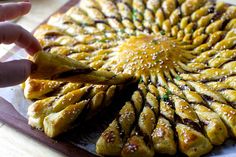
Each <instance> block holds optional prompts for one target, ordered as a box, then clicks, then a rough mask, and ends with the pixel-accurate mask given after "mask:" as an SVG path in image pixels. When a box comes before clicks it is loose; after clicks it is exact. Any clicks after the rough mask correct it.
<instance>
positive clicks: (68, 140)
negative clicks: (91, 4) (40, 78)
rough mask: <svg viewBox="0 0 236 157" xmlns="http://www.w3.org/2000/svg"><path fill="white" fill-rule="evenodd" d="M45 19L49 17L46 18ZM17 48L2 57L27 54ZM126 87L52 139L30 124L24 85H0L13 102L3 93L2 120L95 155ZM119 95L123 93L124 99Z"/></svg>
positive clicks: (80, 154)
mask: <svg viewBox="0 0 236 157" xmlns="http://www.w3.org/2000/svg"><path fill="white" fill-rule="evenodd" d="M78 2H79V0H70V1H69V2H68V3H66V4H65V5H64V6H63V7H62V8H60V9H59V10H58V11H57V12H65V11H66V10H68V9H69V8H70V7H71V6H74V5H76V4H77V3H78ZM46 21H47V19H46V20H45V21H44V22H46ZM44 22H43V23H44ZM18 51H22V52H20V53H15V55H12V54H11V53H8V54H7V55H5V56H4V57H3V58H1V59H0V61H4V60H12V59H21V58H24V57H25V55H26V54H25V53H24V51H23V50H22V49H20V48H18V47H14V48H13V49H12V50H11V52H18ZM19 54H20V56H19ZM133 88H134V87H131V88H127V89H130V90H132V89H133ZM125 91H126V92H124V95H122V96H119V98H116V99H115V101H113V104H112V106H110V108H107V109H106V110H104V111H102V112H100V113H98V114H97V115H96V117H94V118H93V119H90V120H88V121H86V122H84V123H83V122H82V123H78V124H76V125H77V126H76V127H75V128H73V129H72V130H70V131H69V132H67V133H65V134H63V135H61V136H59V137H58V138H56V139H50V138H48V137H47V136H45V135H44V133H43V132H41V131H38V130H36V129H32V128H31V127H30V126H29V125H28V124H27V116H26V113H27V108H28V105H29V104H30V103H31V101H29V100H26V99H25V98H24V95H23V91H22V89H21V87H20V86H14V87H8V88H2V89H1V88H0V96H2V97H4V98H5V99H7V100H8V101H9V102H10V103H9V102H7V101H5V100H4V99H3V98H1V97H0V120H1V121H4V122H6V123H7V124H9V125H11V126H12V127H14V128H16V129H17V130H19V131H21V132H23V133H24V134H26V135H29V136H31V137H33V138H35V139H36V140H38V141H40V142H42V143H44V144H46V145H48V146H49V147H51V148H54V149H56V150H58V151H59V152H62V153H64V154H66V155H67V156H69V157H95V156H96V153H95V143H96V141H97V138H98V137H99V135H100V134H101V132H102V131H103V130H104V129H105V128H106V126H107V125H108V124H109V123H110V122H111V121H112V119H113V118H114V117H115V115H116V114H115V113H117V111H118V110H119V109H120V108H121V105H122V104H124V102H125V100H127V99H128V98H129V97H130V94H131V91H128V90H125ZM122 93H123V92H122ZM120 97H122V99H121V98H120ZM121 100H123V101H121ZM114 102H115V103H114ZM98 117H99V118H98ZM234 145H235V141H230V140H228V141H227V142H226V143H225V144H224V146H220V147H216V148H215V149H214V151H213V152H212V153H211V154H209V155H207V156H218V157H219V156H232V157H233V156H236V153H235V151H234V150H235V146H234ZM178 156H180V155H178Z"/></svg>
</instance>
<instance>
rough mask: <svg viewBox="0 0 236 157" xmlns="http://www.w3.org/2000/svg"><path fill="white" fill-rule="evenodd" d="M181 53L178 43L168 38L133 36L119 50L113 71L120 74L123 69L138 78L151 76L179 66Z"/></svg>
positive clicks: (115, 57) (114, 58)
mask: <svg viewBox="0 0 236 157" xmlns="http://www.w3.org/2000/svg"><path fill="white" fill-rule="evenodd" d="M181 52H183V51H182V50H181V49H180V48H179V46H178V44H177V42H175V41H174V40H172V39H170V38H168V37H166V36H162V35H160V36H157V35H155V36H154V35H140V36H132V37H130V38H129V39H127V40H126V41H125V42H124V43H123V44H121V45H120V46H119V47H118V48H117V53H116V56H114V57H113V63H114V62H115V63H116V66H115V67H114V69H113V70H114V71H116V72H118V73H119V72H120V69H122V70H123V71H122V72H124V73H129V74H134V75H136V76H140V75H149V74H150V73H152V72H154V71H155V72H158V71H163V70H165V69H169V68H171V67H173V66H175V65H177V62H178V61H179V60H180V58H181V56H182V53H181Z"/></svg>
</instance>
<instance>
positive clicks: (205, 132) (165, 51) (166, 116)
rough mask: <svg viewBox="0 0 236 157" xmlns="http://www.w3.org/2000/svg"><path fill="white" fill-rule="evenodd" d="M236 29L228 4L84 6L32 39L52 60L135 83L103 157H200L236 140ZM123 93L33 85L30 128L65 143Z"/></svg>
mask: <svg viewBox="0 0 236 157" xmlns="http://www.w3.org/2000/svg"><path fill="white" fill-rule="evenodd" d="M235 29H236V7H235V6H231V5H228V4H225V3H222V2H213V1H207V0H81V2H80V4H79V6H76V7H72V8H70V9H69V10H68V11H67V12H66V13H65V14H56V15H53V16H52V17H51V18H50V19H49V21H48V22H47V24H44V25H42V26H40V27H39V28H38V29H37V31H36V32H35V37H36V38H37V39H38V40H39V41H40V43H41V45H42V47H43V50H44V51H46V52H48V53H52V54H59V55H63V56H66V57H69V58H72V59H74V60H78V61H80V62H82V63H84V64H86V65H89V66H90V67H92V68H93V69H95V70H107V71H111V72H114V73H115V74H117V75H118V74H129V75H132V76H133V77H134V78H135V79H136V80H138V81H136V84H137V87H136V88H135V89H134V91H133V93H132V96H131V97H130V100H128V101H127V102H125V103H124V104H123V106H122V108H121V109H120V111H119V112H118V113H117V115H116V118H115V119H114V120H113V121H112V122H111V123H110V125H109V126H107V129H105V130H104V132H103V133H102V134H101V136H100V137H99V139H98V141H97V144H96V152H97V153H98V154H99V155H104V156H122V157H144V156H145V157H153V156H154V155H156V154H164V155H175V154H176V153H182V154H185V155H187V156H191V157H195V156H202V155H204V154H207V153H209V152H210V151H211V150H212V148H213V147H214V146H216V145H222V144H223V143H224V142H225V140H226V139H227V138H235V137H236V49H235V46H236V42H235V41H236V33H235V32H236V31H235ZM123 86H125V85H122V86H118V85H95V84H93V83H91V84H84V83H66V82H63V81H62V82H59V81H45V80H44V81H42V80H36V79H28V80H27V81H26V83H25V89H24V93H25V96H26V98H29V99H34V100H36V101H35V102H34V103H33V104H32V105H31V106H30V107H29V111H28V115H29V124H30V125H31V126H33V127H36V128H38V129H41V130H43V131H44V132H45V133H46V134H47V135H48V136H50V137H54V136H56V135H59V134H60V133H62V132H64V131H66V130H67V129H69V128H70V127H71V125H73V122H74V121H75V119H78V118H79V117H80V115H83V116H85V117H91V116H95V113H96V112H97V111H99V110H101V109H104V108H106V106H108V105H112V103H111V102H112V100H113V96H114V95H115V94H116V93H118V92H119V91H122V89H123V88H122V87H123ZM121 105H122V104H121ZM83 113H84V114H83ZM57 126H60V127H57Z"/></svg>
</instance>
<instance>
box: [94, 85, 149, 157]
mask: <svg viewBox="0 0 236 157" xmlns="http://www.w3.org/2000/svg"><path fill="white" fill-rule="evenodd" d="M145 95H146V89H145V86H144V85H143V84H140V85H139V87H138V90H137V91H135V92H134V93H133V95H132V98H131V101H128V102H126V103H125V105H124V106H123V107H122V109H121V110H120V112H119V114H118V115H117V118H116V119H114V120H113V121H112V123H111V124H110V125H109V126H108V128H107V129H106V130H105V131H104V132H103V133H102V135H101V136H100V137H99V139H98V141H97V143H96V152H97V153H98V154H101V155H111V156H118V155H120V153H121V150H122V147H123V145H124V142H125V141H126V139H127V137H128V136H129V134H130V132H131V130H132V128H133V126H134V124H135V121H136V119H137V118H138V115H139V114H140V112H141V110H142V108H143V105H144V102H145Z"/></svg>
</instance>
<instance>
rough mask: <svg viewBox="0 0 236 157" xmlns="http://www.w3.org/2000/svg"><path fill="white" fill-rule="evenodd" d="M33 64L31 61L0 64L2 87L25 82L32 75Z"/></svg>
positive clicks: (0, 84) (0, 85) (0, 82)
mask: <svg viewBox="0 0 236 157" xmlns="http://www.w3.org/2000/svg"><path fill="white" fill-rule="evenodd" d="M32 65H33V63H32V62H31V61H29V60H16V61H10V62H5V63H0V87H7V86H13V85H17V84H19V83H22V82H24V81H25V80H26V79H27V77H28V76H29V74H30V73H31V67H32Z"/></svg>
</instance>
